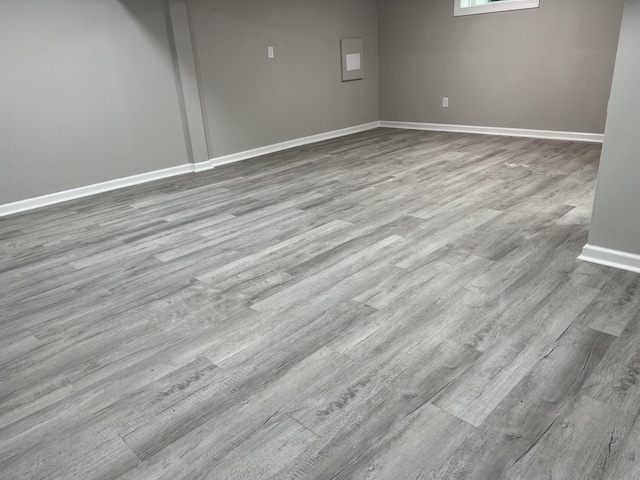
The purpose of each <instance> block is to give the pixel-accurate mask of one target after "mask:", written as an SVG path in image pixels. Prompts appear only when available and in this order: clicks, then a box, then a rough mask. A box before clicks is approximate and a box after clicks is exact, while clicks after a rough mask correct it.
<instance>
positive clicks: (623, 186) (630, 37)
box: [589, 0, 640, 255]
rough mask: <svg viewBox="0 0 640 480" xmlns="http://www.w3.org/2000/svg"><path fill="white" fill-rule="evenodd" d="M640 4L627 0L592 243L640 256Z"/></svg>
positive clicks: (600, 174) (596, 202) (636, 0)
mask: <svg viewBox="0 0 640 480" xmlns="http://www.w3.org/2000/svg"><path fill="white" fill-rule="evenodd" d="M638 46H640V0H627V2H626V6H625V12H624V19H623V22H622V31H621V36H620V48H619V51H618V59H617V61H616V68H615V75H614V78H613V87H612V90H611V103H610V105H609V118H608V120H607V128H606V131H605V139H604V146H603V150H602V160H601V162H600V172H599V175H598V188H597V192H596V201H595V206H594V211H593V219H592V223H591V231H590V234H589V243H590V244H591V245H596V246H599V247H605V248H611V249H614V250H622V251H624V252H628V253H633V254H636V255H640V149H639V148H638V139H639V138H640V54H639V53H638Z"/></svg>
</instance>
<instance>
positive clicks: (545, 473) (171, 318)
mask: <svg viewBox="0 0 640 480" xmlns="http://www.w3.org/2000/svg"><path fill="white" fill-rule="evenodd" d="M599 156H600V147H599V146H598V145H595V144H588V143H571V142H560V141H548V140H538V139H526V138H510V137H491V136H480V135H470V134H452V133H433V132H416V131H401V130H391V129H376V130H372V131H369V132H363V133H359V134H356V135H352V136H349V137H344V138H341V139H335V140H330V141H326V142H322V143H318V144H314V145H308V146H304V147H300V148H296V149H292V150H289V151H286V152H281V153H277V154H273V155H269V156H265V157H262V158H259V159H255V160H252V161H245V162H241V163H236V164H233V165H227V166H224V167H220V168H216V169H215V170H212V171H210V172H206V173H200V174H197V175H187V176H182V177H176V178H171V179H166V180H161V181H158V182H154V183H150V184H145V185H142V186H137V187H132V188H128V189H124V190H119V191H115V192H110V193H106V194H101V195H98V196H95V197H91V198H85V199H82V200H77V201H73V202H69V203H65V204H60V205H57V206H52V207H47V208H43V209H40V210H36V211H32V212H29V213H24V214H19V215H14V216H11V217H6V218H3V219H0V291H1V295H0V333H1V334H0V478H2V479H7V480H9V479H53V478H55V479H82V480H91V479H103V480H104V479H128V480H146V479H149V480H177V479H215V480H218V479H323V480H324V479H331V480H335V479H367V480H370V479H390V480H398V479H411V480H421V479H422V480H427V479H430V480H437V479H441V480H450V479H478V480H486V479H510V480H511V479H523V480H538V479H561V480H569V479H576V480H578V479H580V480H584V479H616V480H632V479H636V480H637V479H640V456H639V455H638V451H639V446H640V421H639V420H638V418H639V412H640V385H639V383H640V382H639V380H640V276H638V275H634V274H631V273H628V272H622V271H617V270H613V269H608V268H606V267H599V266H595V265H590V264H586V263H581V262H578V261H577V260H576V257H577V256H578V254H579V253H580V250H581V248H582V246H583V245H584V244H585V243H586V242H587V234H588V224H589V218H590V213H591V205H592V200H593V194H594V187H595V178H596V173H597V166H598V160H599Z"/></svg>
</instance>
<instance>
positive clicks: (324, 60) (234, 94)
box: [187, 0, 378, 158]
mask: <svg viewBox="0 0 640 480" xmlns="http://www.w3.org/2000/svg"><path fill="white" fill-rule="evenodd" d="M187 5H188V7H189V16H190V19H191V28H192V36H193V39H194V44H195V50H196V59H197V63H198V69H199V76H200V88H201V93H202V98H203V103H204V110H205V119H206V122H205V123H206V127H207V139H208V144H209V154H210V155H211V157H212V158H214V157H218V156H222V155H226V154H230V153H235V152H239V151H244V150H249V149H252V148H256V147H262V146H266V145H271V144H275V143H279V142H282V141H286V140H291V139H295V138H300V137H304V136H308V135H313V134H318V133H323V132H327V131H331V130H337V129H341V128H345V127H350V126H354V125H359V124H363V123H368V122H373V121H376V120H378V64H377V57H378V53H377V7H376V1H375V0H321V1H319V0H189V1H188V2H187ZM342 37H363V38H364V49H365V51H364V68H365V78H364V80H362V81H354V82H347V83H342V82H341V61H340V38H342ZM268 46H273V47H275V58H274V59H272V60H270V59H268V58H267V47H268Z"/></svg>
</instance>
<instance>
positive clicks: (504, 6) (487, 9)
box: [453, 0, 540, 17]
mask: <svg viewBox="0 0 640 480" xmlns="http://www.w3.org/2000/svg"><path fill="white" fill-rule="evenodd" d="M539 6H540V0H502V1H500V2H491V3H487V4H484V5H477V6H475V7H465V8H462V0H453V15H454V16H455V17H460V16H462V15H477V14H479V13H492V12H505V11H507V10H524V9H526V8H538V7H539Z"/></svg>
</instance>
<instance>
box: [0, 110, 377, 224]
mask: <svg viewBox="0 0 640 480" xmlns="http://www.w3.org/2000/svg"><path fill="white" fill-rule="evenodd" d="M378 126H379V125H378V122H372V123H366V124H363V125H356V126H354V127H349V128H343V129H341V130H334V131H332V132H325V133H321V134H318V135H311V136H309V137H304V138H299V139H297V140H290V141H287V142H282V143H277V144H275V145H270V146H267V147H261V148H255V149H253V150H248V151H246V152H240V153H234V154H232V155H226V156H224V157H218V158H214V159H211V160H207V161H206V162H200V163H196V164H193V163H188V164H185V165H179V166H177V167H171V168H165V169H163V170H156V171H153V172H148V173H142V174H139V175H133V176H131V177H125V178H118V179H115V180H109V181H107V182H102V183H96V184H94V185H87V186H84V187H79V188H74V189H72V190H66V191H63V192H56V193H52V194H49V195H43V196H41V197H35V198H28V199H26V200H20V201H17V202H13V203H7V204H4V205H0V217H5V216H7V215H12V214H14V213H20V212H26V211H28V210H33V209H36V208H40V207H45V206H48V205H54V204H56V203H61V202H67V201H69V200H76V199H78V198H83V197H88V196H90V195H95V194H98V193H104V192H109V191H111V190H117V189H119V188H124V187H130V186H133V185H139V184H142V183H147V182H152V181H154V180H160V179H162V178H167V177H173V176H176V175H184V174H185V173H194V172H195V173H197V172H202V171H205V170H210V169H212V168H214V167H217V166H220V165H225V164H227V163H233V162H239V161H241V160H247V159H249V158H255V157H260V156H262V155H267V154H269V153H275V152H280V151H282V150H288V149H290V148H294V147H299V146H302V145H308V144H310V143H316V142H320V141H323V140H330V139H333V138H338V137H343V136H345V135H351V134H354V133H359V132H364V131H367V130H372V129H374V128H377V127H378Z"/></svg>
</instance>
